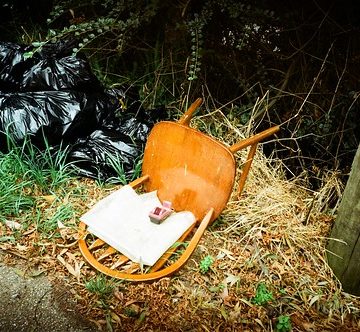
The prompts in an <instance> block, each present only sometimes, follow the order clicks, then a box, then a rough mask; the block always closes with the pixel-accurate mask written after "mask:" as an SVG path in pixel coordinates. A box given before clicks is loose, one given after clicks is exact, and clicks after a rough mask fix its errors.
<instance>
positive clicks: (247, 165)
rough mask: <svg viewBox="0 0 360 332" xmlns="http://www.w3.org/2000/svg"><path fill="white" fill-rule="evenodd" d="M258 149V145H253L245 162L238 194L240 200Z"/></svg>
mask: <svg viewBox="0 0 360 332" xmlns="http://www.w3.org/2000/svg"><path fill="white" fill-rule="evenodd" d="M256 148H257V143H255V144H253V145H251V147H250V151H249V154H248V157H247V159H246V162H245V165H244V168H243V170H242V173H241V176H240V180H239V185H238V192H237V198H238V199H240V196H241V193H242V191H243V189H244V185H245V181H246V178H247V176H248V174H249V171H250V167H251V164H252V161H253V159H254V156H255V153H256Z"/></svg>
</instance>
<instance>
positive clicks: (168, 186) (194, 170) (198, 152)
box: [79, 98, 280, 281]
mask: <svg viewBox="0 0 360 332" xmlns="http://www.w3.org/2000/svg"><path fill="white" fill-rule="evenodd" d="M201 102H202V100H201V98H199V99H197V100H196V101H195V102H194V103H193V104H192V105H191V106H190V108H189V109H188V110H187V112H186V113H185V114H184V115H183V116H182V117H181V119H180V120H179V121H178V122H168V121H163V122H160V123H158V124H156V125H155V126H154V128H153V129H152V131H151V133H150V135H149V138H148V140H147V143H146V147H145V152H144V160H143V166H142V176H141V177H140V178H139V179H137V180H135V181H133V182H131V183H129V185H130V186H131V187H133V188H134V189H135V188H138V187H139V186H143V188H144V190H145V191H146V192H150V191H153V190H157V192H158V196H159V199H160V200H161V201H163V200H167V201H171V202H172V204H173V207H174V209H175V211H184V210H186V211H191V212H192V213H193V214H194V215H195V217H196V220H197V222H196V223H195V224H194V225H193V226H192V227H190V229H188V230H187V231H186V232H185V233H184V234H183V235H182V236H181V238H180V239H179V240H178V242H177V243H183V242H184V241H185V240H186V239H187V237H189V236H190V234H192V237H191V240H190V242H189V243H188V245H187V246H186V247H185V250H184V251H183V253H182V254H181V256H180V257H179V258H178V259H177V260H176V261H171V257H172V256H173V254H174V253H175V252H176V251H177V249H178V248H177V247H176V246H174V247H171V248H170V249H168V251H167V252H166V253H165V254H164V255H163V256H162V257H161V258H160V259H159V260H158V261H157V262H156V263H155V265H153V266H152V267H150V268H149V269H148V270H146V272H144V269H143V267H142V266H140V265H139V264H137V263H133V262H131V261H130V260H129V259H128V258H127V257H126V256H124V255H122V254H120V253H119V252H118V251H117V250H116V249H114V248H112V247H111V246H109V245H107V244H106V243H105V242H104V241H102V240H100V239H98V238H95V237H94V236H93V235H91V234H89V233H88V232H87V231H86V225H85V224H84V223H82V222H81V223H80V226H79V233H80V234H79V247H80V251H81V253H82V254H83V256H84V257H85V259H86V261H87V262H88V263H89V264H90V265H91V266H93V267H94V268H95V269H97V270H99V271H101V272H102V273H104V274H106V275H109V276H111V277H113V278H118V279H127V280H133V281H148V280H155V279H158V278H161V277H165V276H168V275H171V274H173V273H174V272H176V271H177V270H179V269H180V268H181V267H182V266H183V265H184V264H185V263H186V261H187V260H188V259H189V258H190V256H191V254H192V253H193V251H194V250H195V248H196V246H197V244H198V243H199V241H200V239H201V237H202V235H203V234H204V231H205V229H206V228H207V227H208V226H209V225H210V224H211V223H212V222H213V221H214V220H215V219H216V218H217V217H218V216H219V215H220V213H221V212H222V210H223V209H224V208H225V206H226V204H227V202H228V200H229V197H230V195H231V192H232V190H233V185H234V181H235V173H236V163H235V158H234V153H236V152H237V151H239V150H241V149H244V148H246V147H248V146H250V151H249V154H248V157H247V160H246V162H245V164H244V167H243V170H242V174H241V177H240V180H239V186H238V195H240V194H241V191H242V189H243V187H244V184H245V180H246V177H247V175H248V173H249V170H250V167H251V162H252V159H253V157H254V155H255V152H256V147H257V144H258V142H260V141H261V140H263V139H265V138H267V137H269V136H271V135H273V134H274V133H276V132H277V131H278V130H279V129H280V128H279V126H275V127H272V128H270V129H268V130H265V131H263V132H261V133H259V134H256V135H254V136H252V137H250V138H248V139H245V140H242V141H240V142H238V143H236V144H234V145H232V146H230V147H227V146H225V145H224V144H222V143H220V142H218V141H216V140H215V139H213V138H211V137H209V136H208V135H205V134H203V133H201V132H199V131H197V130H195V129H192V128H190V127H189V123H190V120H191V117H192V115H193V114H194V112H195V110H196V109H197V108H198V107H199V106H200V104H201Z"/></svg>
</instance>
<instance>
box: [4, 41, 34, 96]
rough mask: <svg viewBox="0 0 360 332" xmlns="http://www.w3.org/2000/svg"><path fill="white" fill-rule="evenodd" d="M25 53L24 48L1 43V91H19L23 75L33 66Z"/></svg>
mask: <svg viewBox="0 0 360 332" xmlns="http://www.w3.org/2000/svg"><path fill="white" fill-rule="evenodd" d="M25 52H26V47H24V46H20V45H17V44H14V43H8V42H2V43H0V91H3V92H5V91H19V89H20V82H21V80H22V76H23V73H24V72H25V71H26V70H27V69H29V68H31V66H32V64H33V61H32V60H31V59H26V58H25V56H24V54H25Z"/></svg>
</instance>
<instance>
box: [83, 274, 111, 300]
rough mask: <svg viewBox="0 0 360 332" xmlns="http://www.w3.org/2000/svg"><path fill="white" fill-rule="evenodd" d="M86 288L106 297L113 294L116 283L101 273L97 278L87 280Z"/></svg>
mask: <svg viewBox="0 0 360 332" xmlns="http://www.w3.org/2000/svg"><path fill="white" fill-rule="evenodd" d="M85 288H86V289H87V290H88V291H89V292H91V293H94V294H97V295H98V296H99V297H101V298H104V297H107V296H109V295H110V294H112V292H113V290H114V288H115V283H114V282H113V281H109V280H108V279H107V278H106V277H105V276H104V275H102V274H99V275H97V276H96V277H95V278H93V279H91V280H89V281H87V282H86V283H85Z"/></svg>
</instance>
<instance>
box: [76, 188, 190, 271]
mask: <svg viewBox="0 0 360 332" xmlns="http://www.w3.org/2000/svg"><path fill="white" fill-rule="evenodd" d="M157 206H161V202H160V200H159V199H158V197H157V195H156V191H153V192H150V193H146V194H142V195H138V194H137V193H136V192H135V190H134V189H132V188H131V187H130V186H129V185H127V186H124V187H122V188H121V189H119V190H117V191H115V192H113V193H112V194H110V195H109V196H107V197H105V198H104V199H102V200H101V201H99V202H97V203H96V204H95V205H94V207H93V208H91V209H90V210H89V211H88V212H86V213H85V214H84V215H83V216H82V217H81V218H80V220H81V221H83V222H84V223H85V224H87V225H88V231H89V232H90V233H91V234H94V235H96V236H97V237H98V238H100V239H101V240H103V241H105V242H106V243H108V244H109V245H110V246H111V247H113V248H115V249H117V250H118V251H119V252H120V253H122V254H123V255H126V256H127V257H128V258H129V259H131V260H132V261H133V262H136V263H139V264H140V265H148V266H152V265H154V264H155V263H156V261H157V260H158V259H159V258H160V257H161V256H162V255H163V254H164V253H165V252H166V251H167V249H168V248H169V247H171V246H172V245H173V244H174V243H175V242H176V241H177V240H178V239H179V238H180V237H181V235H182V234H183V233H184V232H185V231H186V230H187V229H189V227H191V226H192V225H193V224H194V222H195V216H194V215H193V214H192V213H191V212H190V211H182V212H177V213H172V214H171V215H170V216H169V217H168V218H167V219H166V220H164V221H163V222H162V223H161V224H154V223H153V222H151V221H150V218H149V212H150V211H151V210H152V209H153V208H155V207H157Z"/></svg>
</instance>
